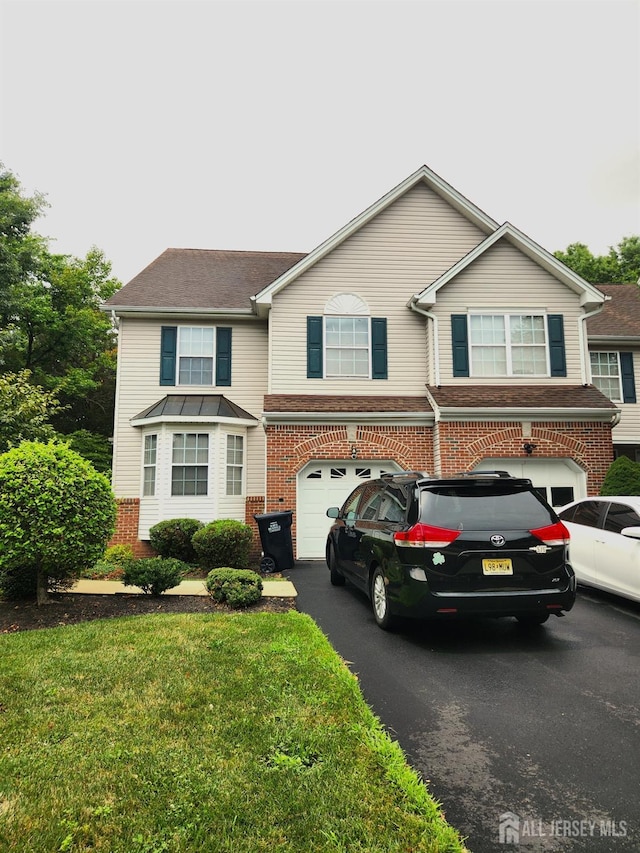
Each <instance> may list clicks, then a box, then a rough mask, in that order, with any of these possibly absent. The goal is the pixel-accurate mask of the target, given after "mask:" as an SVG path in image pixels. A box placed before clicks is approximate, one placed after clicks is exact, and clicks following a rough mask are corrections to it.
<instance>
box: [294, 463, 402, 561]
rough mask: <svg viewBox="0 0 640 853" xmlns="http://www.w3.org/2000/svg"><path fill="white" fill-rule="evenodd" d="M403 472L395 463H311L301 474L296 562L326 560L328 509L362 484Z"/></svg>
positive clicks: (340, 503)
mask: <svg viewBox="0 0 640 853" xmlns="http://www.w3.org/2000/svg"><path fill="white" fill-rule="evenodd" d="M400 470H401V469H400V467H399V466H398V465H396V463H395V462H379V461H376V462H365V461H363V462H361V461H360V460H358V461H356V462H352V461H351V460H349V461H348V462H347V461H340V462H326V461H325V460H322V461H320V460H318V461H315V462H309V464H308V465H306V466H305V467H304V468H303V469H302V471H301V472H300V473H299V474H298V509H297V514H296V531H297V558H298V559H299V560H323V559H324V552H325V544H326V541H327V533H328V532H329V528H330V527H331V519H329V518H327V509H328V508H329V507H330V506H342V504H343V503H344V502H345V500H346V499H347V497H348V496H349V494H350V493H351V492H352V491H353V490H354V489H355V487H356V486H357V485H359V484H360V483H362V482H363V481H365V480H372V479H375V478H376V477H379V476H380V475H381V474H383V473H385V472H390V471H400Z"/></svg>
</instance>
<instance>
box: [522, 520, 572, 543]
mask: <svg viewBox="0 0 640 853" xmlns="http://www.w3.org/2000/svg"><path fill="white" fill-rule="evenodd" d="M530 532H531V533H532V534H533V535H534V536H535V537H536V538H537V539H539V540H540V541H541V542H544V544H545V545H568V544H569V531H568V530H567V528H566V527H565V526H564V524H563V523H562V522H561V521H556V523H555V524H549V525H548V526H547V527H538V528H536V530H531V531H530Z"/></svg>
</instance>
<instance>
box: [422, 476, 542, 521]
mask: <svg viewBox="0 0 640 853" xmlns="http://www.w3.org/2000/svg"><path fill="white" fill-rule="evenodd" d="M420 521H421V522H423V523H424V524H432V525H434V526H435V527H445V528H449V529H450V530H451V529H452V530H494V529H495V528H496V526H499V527H501V528H504V529H509V530H521V529H526V530H533V529H535V528H537V527H544V526H545V525H547V524H551V523H553V521H555V519H554V518H553V517H552V515H551V514H550V512H549V510H548V509H547V507H546V506H545V505H544V504H543V503H542V502H541V501H540V499H539V498H538V496H537V495H536V494H535V493H534V492H531V491H528V490H522V491H520V490H514V489H505V488H500V487H497V486H496V487H489V488H482V491H481V492H480V489H478V488H469V487H468V486H460V487H456V486H444V487H442V488H438V487H436V488H433V489H429V490H425V491H423V492H422V493H421V496H420Z"/></svg>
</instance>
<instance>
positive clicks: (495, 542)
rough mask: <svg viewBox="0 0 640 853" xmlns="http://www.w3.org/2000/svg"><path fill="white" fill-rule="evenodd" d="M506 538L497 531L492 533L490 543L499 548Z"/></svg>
mask: <svg viewBox="0 0 640 853" xmlns="http://www.w3.org/2000/svg"><path fill="white" fill-rule="evenodd" d="M506 541H507V540H506V539H505V538H504V536H501V535H500V534H499V533H494V534H493V536H492V537H491V539H490V542H491V544H492V545H495V546H496V548H501V547H502V546H503V545H504V543H505V542H506Z"/></svg>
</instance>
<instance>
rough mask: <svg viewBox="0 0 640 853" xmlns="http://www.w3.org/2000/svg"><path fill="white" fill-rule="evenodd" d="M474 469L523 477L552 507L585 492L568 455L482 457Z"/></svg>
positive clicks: (581, 476) (582, 479)
mask: <svg viewBox="0 0 640 853" xmlns="http://www.w3.org/2000/svg"><path fill="white" fill-rule="evenodd" d="M475 470H476V471H496V470H497V471H507V472H508V473H509V474H511V476H512V477H527V478H528V479H529V480H531V482H532V483H533V485H534V486H535V488H536V489H538V490H539V491H540V493H541V494H542V495H543V496H544V497H545V498H546V500H547V501H548V502H549V503H550V504H551V505H552V506H554V507H561V506H564V505H565V504H567V503H569V502H570V501H573V500H577V499H578V498H582V497H585V496H586V475H585V473H584V471H582V470H581V469H580V468H579V467H578V465H577V464H576V463H575V462H574V461H573V460H572V459H563V458H558V459H530V458H523V459H513V458H502V459H500V458H493V459H484V460H483V461H482V462H480V464H479V465H477V466H476V468H475Z"/></svg>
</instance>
